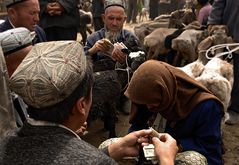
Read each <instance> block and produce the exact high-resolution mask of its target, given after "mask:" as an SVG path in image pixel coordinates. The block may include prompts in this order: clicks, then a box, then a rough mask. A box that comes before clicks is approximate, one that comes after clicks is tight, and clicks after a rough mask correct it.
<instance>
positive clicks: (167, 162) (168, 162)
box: [159, 157, 174, 165]
mask: <svg viewBox="0 0 239 165" xmlns="http://www.w3.org/2000/svg"><path fill="white" fill-rule="evenodd" d="M159 162H160V165H174V159H170V158H167V157H159Z"/></svg>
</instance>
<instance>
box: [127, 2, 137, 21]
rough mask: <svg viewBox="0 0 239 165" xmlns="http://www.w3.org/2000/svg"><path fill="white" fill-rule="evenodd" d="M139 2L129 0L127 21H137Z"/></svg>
mask: <svg viewBox="0 0 239 165" xmlns="http://www.w3.org/2000/svg"><path fill="white" fill-rule="evenodd" d="M137 2H138V0H128V1H127V3H128V9H127V19H126V23H130V21H132V23H136V17H137V14H138V9H137Z"/></svg>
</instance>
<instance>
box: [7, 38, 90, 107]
mask: <svg viewBox="0 0 239 165" xmlns="http://www.w3.org/2000/svg"><path fill="white" fill-rule="evenodd" d="M86 65H87V60H86V56H85V54H84V51H83V47H82V45H81V44H80V43H78V42H76V41H52V42H43V43H38V44H36V45H35V46H33V48H32V50H31V51H30V52H29V54H28V55H27V56H26V57H25V59H24V60H23V61H22V63H21V64H20V65H19V67H18V68H17V70H16V71H15V72H14V73H13V75H12V76H11V78H10V88H11V89H12V90H13V91H14V92H16V93H17V94H19V96H21V97H22V98H23V100H24V101H25V102H26V103H27V104H29V105H31V106H33V107H36V108H43V107H48V106H51V105H54V104H56V103H58V102H60V101H63V100H64V99H65V98H66V97H68V96H69V95H70V94H71V93H72V92H73V91H74V90H75V88H76V87H77V86H78V85H79V83H80V82H81V80H82V79H83V77H84V75H85V70H86Z"/></svg>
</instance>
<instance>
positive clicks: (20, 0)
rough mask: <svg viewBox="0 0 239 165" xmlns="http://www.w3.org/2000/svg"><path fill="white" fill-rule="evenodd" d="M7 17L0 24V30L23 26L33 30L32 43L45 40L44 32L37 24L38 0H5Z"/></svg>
mask: <svg viewBox="0 0 239 165" xmlns="http://www.w3.org/2000/svg"><path fill="white" fill-rule="evenodd" d="M5 4H6V8H7V13H8V17H7V19H6V20H5V22H3V23H2V24H0V32H3V31H6V30H9V29H13V28H17V27H25V28H27V29H28V30H30V31H31V32H33V31H35V33H36V36H35V38H34V39H33V40H32V43H33V44H36V43H39V42H44V41H46V35H45V32H44V31H43V29H42V28H41V27H39V26H38V25H37V24H38V22H39V12H40V6H39V2H38V0H6V1H5Z"/></svg>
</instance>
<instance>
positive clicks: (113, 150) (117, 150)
mask: <svg viewBox="0 0 239 165" xmlns="http://www.w3.org/2000/svg"><path fill="white" fill-rule="evenodd" d="M108 153H109V156H110V157H111V158H113V159H114V160H120V159H122V158H123V157H124V151H123V149H122V147H121V146H120V144H119V142H114V143H112V144H110V145H109V147H108Z"/></svg>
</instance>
